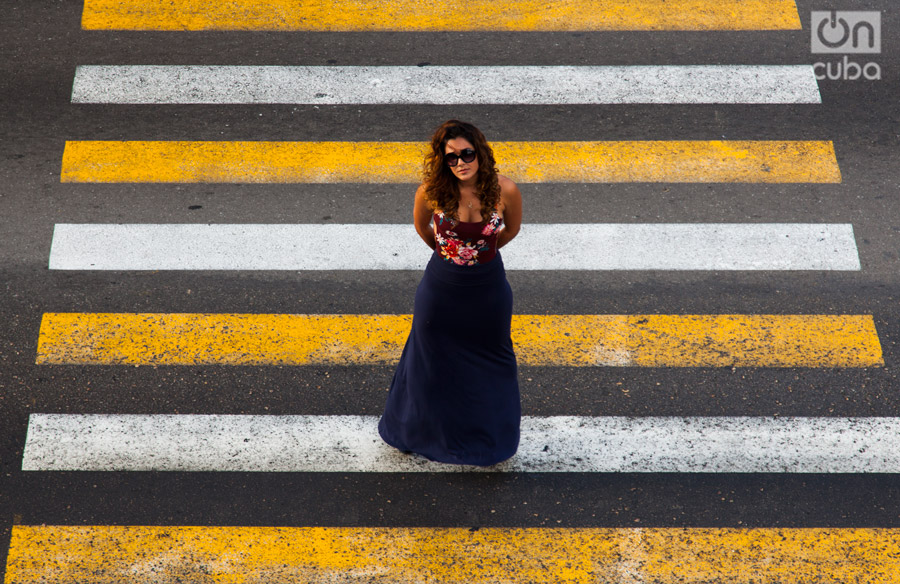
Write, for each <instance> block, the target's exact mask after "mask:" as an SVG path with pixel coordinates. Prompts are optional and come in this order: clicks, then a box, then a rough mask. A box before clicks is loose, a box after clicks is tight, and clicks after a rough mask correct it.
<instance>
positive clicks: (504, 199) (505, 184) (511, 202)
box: [497, 174, 522, 208]
mask: <svg viewBox="0 0 900 584" xmlns="http://www.w3.org/2000/svg"><path fill="white" fill-rule="evenodd" d="M497 180H498V182H499V183H500V205H501V207H503V208H506V207H508V206H516V205H521V204H522V193H521V191H519V187H518V185H516V183H514V182H513V181H512V180H510V179H508V178H506V177H505V176H503V175H502V174H501V175H498V176H497Z"/></svg>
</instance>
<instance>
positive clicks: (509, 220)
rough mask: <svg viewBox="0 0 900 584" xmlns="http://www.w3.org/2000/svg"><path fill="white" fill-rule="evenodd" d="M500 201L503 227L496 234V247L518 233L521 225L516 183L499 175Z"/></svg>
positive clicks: (504, 243) (520, 209) (518, 194)
mask: <svg viewBox="0 0 900 584" xmlns="http://www.w3.org/2000/svg"><path fill="white" fill-rule="evenodd" d="M500 202H501V203H502V204H503V229H501V230H500V234H499V235H498V236H497V247H498V248H499V247H503V246H504V245H506V244H507V243H509V242H510V241H512V239H513V238H514V237H515V236H516V235H518V234H519V228H520V227H521V226H522V193H521V192H520V191H519V187H517V186H516V183H514V182H513V181H511V180H509V179H508V178H506V177H500Z"/></svg>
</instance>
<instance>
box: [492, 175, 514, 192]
mask: <svg viewBox="0 0 900 584" xmlns="http://www.w3.org/2000/svg"><path fill="white" fill-rule="evenodd" d="M497 182H499V183H500V192H501V193H503V192H513V191H518V190H519V187H518V186H516V183H514V182H513V181H512V180H510V179H509V178H507V177H505V176H503V175H502V174H498V175H497Z"/></svg>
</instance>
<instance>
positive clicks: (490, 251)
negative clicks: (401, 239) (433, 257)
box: [434, 211, 503, 266]
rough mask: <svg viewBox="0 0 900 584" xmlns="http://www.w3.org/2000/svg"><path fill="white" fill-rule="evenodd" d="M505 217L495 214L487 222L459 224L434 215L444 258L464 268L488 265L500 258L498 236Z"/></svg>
mask: <svg viewBox="0 0 900 584" xmlns="http://www.w3.org/2000/svg"><path fill="white" fill-rule="evenodd" d="M502 226H503V217H501V216H500V214H499V213H497V212H496V211H494V212H493V213H491V216H490V217H489V218H488V220H487V221H485V222H481V221H478V222H469V221H457V220H455V219H451V218H450V217H447V216H445V215H444V214H443V213H442V212H437V213H435V214H434V239H435V241H436V242H437V251H438V253H440V254H441V257H442V258H443V259H444V260H446V261H448V262H453V263H454V264H457V265H460V266H474V265H475V264H486V263H487V262H489V261H491V260H492V259H494V256H495V255H497V236H498V234H499V233H500V228H501V227H502Z"/></svg>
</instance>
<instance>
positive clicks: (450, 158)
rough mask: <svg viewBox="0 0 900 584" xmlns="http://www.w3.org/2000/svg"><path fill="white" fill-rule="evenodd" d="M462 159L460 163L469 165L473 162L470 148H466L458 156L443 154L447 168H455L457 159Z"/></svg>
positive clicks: (473, 154)
mask: <svg viewBox="0 0 900 584" xmlns="http://www.w3.org/2000/svg"><path fill="white" fill-rule="evenodd" d="M460 158H462V161H463V162H465V163H466V164H469V163H470V162H472V161H473V160H475V151H474V150H472V149H471V148H466V149H465V150H463V151H462V152H460V153H459V154H453V153H452V152H451V153H449V154H444V162H446V163H447V166H456V165H457V164H459V159H460Z"/></svg>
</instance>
